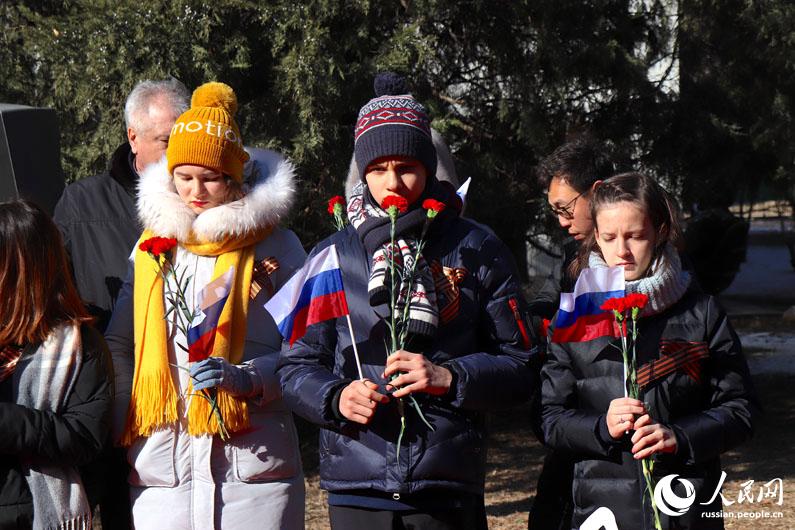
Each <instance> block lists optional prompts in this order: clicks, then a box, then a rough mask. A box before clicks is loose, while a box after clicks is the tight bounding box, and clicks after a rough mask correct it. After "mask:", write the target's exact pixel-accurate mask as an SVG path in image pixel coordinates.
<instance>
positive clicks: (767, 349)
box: [301, 317, 795, 530]
mask: <svg viewBox="0 0 795 530" xmlns="http://www.w3.org/2000/svg"><path fill="white" fill-rule="evenodd" d="M736 327H737V328H738V331H739V332H740V334H741V337H742V338H743V342H744V343H745V353H746V355H747V357H748V359H749V365H750V367H751V370H752V373H754V383H755V385H756V389H757V393H758V395H759V399H760V402H761V403H763V405H764V412H765V414H764V417H763V418H762V419H761V421H760V422H759V425H758V428H757V432H756V434H755V436H754V438H753V439H752V440H751V441H750V442H748V443H746V444H744V445H742V446H740V447H739V448H737V449H736V450H733V451H730V452H728V453H726V454H725V455H724V456H723V459H722V460H723V469H724V470H725V471H726V473H727V479H726V482H725V484H724V486H723V488H722V492H723V494H724V496H725V497H726V498H727V500H728V501H734V504H732V505H731V506H726V507H725V510H726V511H728V512H732V513H735V514H736V515H735V517H743V518H742V519H732V518H728V517H727V518H726V519H725V525H726V528H727V529H736V530H740V529H750V528H753V529H754V530H769V529H776V530H790V529H793V528H795V498H793V497H792V495H793V493H795V492H793V487H792V486H793V484H795V468H793V466H792V463H793V457H792V450H793V448H795V394H794V393H792V392H790V388H791V386H792V383H793V377H792V373H793V367H795V362H793V361H795V351H793V347H792V346H791V345H792V344H795V333H793V330H792V326H791V324H787V323H785V322H783V321H782V320H781V319H780V318H774V317H769V318H763V319H760V318H738V319H737V321H736ZM746 339H747V340H746ZM771 366H772V367H774V369H771ZM489 423H490V429H491V435H490V450H489V460H488V472H487V478H486V511H487V514H488V520H489V528H490V529H492V530H520V529H525V528H527V513H528V511H529V509H530V504H531V502H532V499H533V497H534V495H535V484H536V480H537V477H538V474H539V472H540V470H541V462H542V459H543V455H544V449H543V448H542V447H541V446H540V445H539V444H538V442H537V441H536V440H535V438H534V437H533V435H532V433H531V431H530V427H529V423H528V411H527V407H525V406H520V407H517V408H515V409H513V410H510V411H504V412H501V413H498V414H493V415H492V416H491V418H490V422H489ZM301 431H302V434H303V436H302V440H303V442H302V450H303V455H304V469H305V471H306V475H307V479H306V483H307V515H306V522H307V529H309V530H314V529H318V530H319V529H325V528H328V518H327V516H326V501H325V498H326V495H325V492H323V491H321V490H320V489H319V487H318V482H319V479H318V475H317V446H316V434H315V433H314V432H312V430H311V429H310V428H308V427H307V426H306V425H302V428H301ZM775 478H781V479H782V481H783V488H784V495H783V506H778V505H776V504H775V503H774V499H763V500H762V501H760V502H754V503H749V502H748V501H744V502H743V503H742V504H740V503H738V502H737V498H738V494H739V493H740V491H741V489H742V486H741V484H743V483H746V482H747V481H749V480H753V481H754V483H753V485H752V489H753V492H754V493H755V494H756V495H758V492H759V488H760V486H762V485H763V484H764V483H767V482H768V481H770V480H772V479H775ZM754 500H756V499H754ZM765 512H767V513H769V514H771V515H772V514H774V512H781V513H782V517H781V518H775V519H774V518H767V519H764V518H759V519H750V517H754V516H756V517H764V516H765V515H764V513H765ZM621 530H627V529H621Z"/></svg>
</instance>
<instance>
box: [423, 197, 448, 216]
mask: <svg viewBox="0 0 795 530" xmlns="http://www.w3.org/2000/svg"><path fill="white" fill-rule="evenodd" d="M422 207H423V208H425V209H426V210H433V211H434V212H436V213H439V212H441V211H442V210H444V209H445V208H447V205H446V204H445V203H443V202H442V201H437V200H436V199H425V200H424V201H422Z"/></svg>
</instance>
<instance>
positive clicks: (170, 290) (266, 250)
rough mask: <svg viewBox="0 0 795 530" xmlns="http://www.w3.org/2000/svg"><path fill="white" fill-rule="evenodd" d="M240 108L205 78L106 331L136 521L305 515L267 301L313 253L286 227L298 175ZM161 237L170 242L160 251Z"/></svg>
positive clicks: (198, 528)
mask: <svg viewBox="0 0 795 530" xmlns="http://www.w3.org/2000/svg"><path fill="white" fill-rule="evenodd" d="M236 110H237V99H236V96H235V93H234V92H233V91H232V89H231V88H230V87H229V86H227V85H225V84H223V83H207V84H205V85H202V86H200V87H199V88H197V89H196V91H195V92H194V94H193V98H192V101H191V108H190V109H189V110H187V111H186V112H185V113H183V114H182V115H181V116H180V117H179V119H177V121H176V123H175V124H174V127H173V128H172V130H171V136H170V139H169V145H168V150H167V151H166V158H165V159H164V160H162V161H161V162H160V163H159V164H156V165H153V166H151V167H150V168H149V169H148V170H147V171H145V172H144V174H143V175H142V176H141V181H140V185H139V193H138V214H139V218H140V221H141V224H142V226H143V227H144V233H143V235H142V236H141V240H140V241H139V245H138V246H136V248H135V249H134V250H133V254H132V256H131V258H130V261H131V265H130V266H131V269H132V270H131V273H130V274H129V276H128V280H127V283H126V284H125V286H124V288H123V290H122V293H121V294H120V296H119V300H118V302H117V305H116V308H115V311H114V314H113V319H112V321H111V323H110V325H109V327H108V331H107V333H106V338H107V340H108V344H109V346H110V349H111V352H112V354H113V358H114V367H115V370H116V400H117V404H116V414H115V425H114V428H115V434H116V436H117V439H118V440H119V441H120V443H121V444H122V445H124V446H128V447H129V449H128V460H129V463H130V465H131V467H132V472H131V474H130V479H129V481H130V485H131V494H130V495H131V500H132V518H133V524H134V526H135V527H136V528H158V529H169V530H182V529H185V530H203V529H215V530H222V529H240V528H252V524H253V523H252V521H256V525H255V526H256V528H273V529H279V530H282V529H293V528H303V525H304V485H303V475H302V471H301V462H300V457H299V454H298V444H297V437H296V433H295V427H294V425H293V420H292V416H291V414H290V412H289V411H288V410H287V409H286V408H285V407H284V405H283V403H282V400H281V392H280V388H279V383H278V379H277V378H276V376H275V373H274V370H275V364H276V360H277V358H278V352H279V348H280V345H281V336H280V335H279V332H278V330H277V328H276V325H275V323H274V322H273V319H272V318H271V316H270V315H269V314H268V313H267V312H265V310H264V308H263V304H264V303H265V302H266V301H267V300H268V298H269V297H270V296H271V295H272V294H273V292H275V291H276V290H278V289H279V287H280V286H281V285H282V284H283V283H284V282H285V281H286V280H287V278H289V276H290V275H291V273H292V272H293V271H294V270H295V269H297V268H298V267H300V266H301V264H302V263H303V261H304V259H305V257H306V255H305V252H304V250H303V247H302V246H301V243H300V242H299V241H298V238H297V237H296V236H295V234H293V233H292V232H291V231H289V230H285V229H283V228H280V227H279V226H278V224H279V220H280V219H281V218H282V217H283V216H284V215H286V214H287V213H288V212H289V209H290V207H291V206H292V202H293V195H294V192H295V186H294V172H293V166H292V164H291V163H290V162H289V161H287V160H285V159H284V158H282V157H281V156H280V155H278V154H276V153H274V152H271V151H264V150H253V149H250V150H249V151H250V152H251V158H252V160H249V158H250V155H249V153H247V152H246V150H245V149H244V148H243V143H242V139H241V137H240V131H239V129H238V127H237V124H236V123H235V121H234V114H235V112H236ZM152 237H158V238H167V239H170V240H171V244H175V246H174V247H173V248H171V249H169V248H168V247H169V246H170V245H169V244H168V242H166V246H165V247H158V246H157V245H155V248H154V249H153V248H152V241H155V240H152V239H151V238H152ZM157 241H160V242H161V243H162V242H163V240H157ZM145 242H146V243H145ZM141 247H143V248H141ZM147 249H148V251H147ZM158 254H159V255H160V257H159V258H156V257H155V255H158ZM166 257H167V258H168V259H167V260H166V259H165V258H166ZM163 271H165V274H163ZM210 284H212V285H210ZM208 286H209V287H208ZM199 307H201V313H198V316H196V313H197V311H196V308H199ZM186 313H194V315H189V316H192V317H195V318H193V319H192V321H191V322H190V323H188V324H187V325H186V324H185V319H186V317H185V314H186ZM180 318H182V321H180ZM202 318H203V319H204V320H202ZM191 327H193V328H195V329H194V330H191V331H189V328H191ZM207 354H209V357H208V358H206V359H204V360H198V359H201V357H204V356H206V355H207ZM208 396H209V397H212V398H213V400H214V405H213V404H211V401H210V400H209V399H207V397H208ZM214 406H217V411H216V409H215V408H214ZM227 433H228V435H227Z"/></svg>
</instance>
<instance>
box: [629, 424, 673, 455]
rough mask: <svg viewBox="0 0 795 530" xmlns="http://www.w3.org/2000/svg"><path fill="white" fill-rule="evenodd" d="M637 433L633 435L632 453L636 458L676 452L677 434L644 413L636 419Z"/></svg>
mask: <svg viewBox="0 0 795 530" xmlns="http://www.w3.org/2000/svg"><path fill="white" fill-rule="evenodd" d="M634 428H635V434H633V435H632V454H633V455H635V460H642V459H645V458H647V457H650V456H652V455H654V454H657V453H675V452H676V435H675V434H674V432H673V431H672V430H671V429H669V428H668V427H666V426H665V425H661V424H659V423H657V422H656V421H654V420H652V419H651V416H650V415H648V414H644V415H643V416H641V417H640V418H638V419H637V420H636V421H635V425H634Z"/></svg>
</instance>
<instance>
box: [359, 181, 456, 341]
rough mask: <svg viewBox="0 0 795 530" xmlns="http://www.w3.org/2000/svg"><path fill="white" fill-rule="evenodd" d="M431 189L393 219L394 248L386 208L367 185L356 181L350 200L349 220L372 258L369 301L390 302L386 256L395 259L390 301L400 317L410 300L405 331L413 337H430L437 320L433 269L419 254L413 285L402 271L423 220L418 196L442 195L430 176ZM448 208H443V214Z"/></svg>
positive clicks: (411, 255) (442, 197)
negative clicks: (393, 293)
mask: <svg viewBox="0 0 795 530" xmlns="http://www.w3.org/2000/svg"><path fill="white" fill-rule="evenodd" d="M428 185H429V187H430V191H429V192H426V193H425V194H423V197H421V198H420V199H418V200H417V201H416V202H415V203H414V204H412V205H411V206H409V210H408V211H406V212H405V213H402V214H400V215H399V216H398V217H397V220H396V222H395V248H394V252H392V249H390V248H389V242H390V226H391V222H390V219H389V214H387V212H385V211H384V210H382V209H381V207H380V206H379V205H377V204H376V203H375V200H374V199H373V197H372V195H370V192H369V190H368V189H367V186H365V184H364V183H363V182H359V183H358V184H357V185H356V186H355V187H354V189H353V193H352V195H351V198H350V200H349V201H348V220H349V221H350V223H351V225H353V227H354V228H355V229H356V232H357V233H358V235H359V239H361V241H362V244H363V245H364V248H365V250H366V252H367V254H368V255H370V256H372V258H371V267H370V277H369V279H368V282H367V291H368V294H369V297H370V305H371V306H377V305H381V304H384V303H388V302H389V296H390V285H391V276H390V258H392V259H394V264H395V276H396V279H395V282H396V285H397V297H396V302H395V307H394V312H395V317H396V318H400V317H402V315H403V313H404V309H405V307H406V304H409V306H408V333H409V336H411V337H414V338H421V337H426V338H431V337H433V336H434V335H435V334H436V328H437V327H438V325H439V309H438V307H437V303H436V289H435V286H434V281H433V275H432V274H431V270H430V268H429V267H428V263H427V262H426V261H425V258H424V257H423V256H422V255H420V256H419V259H418V260H417V264H416V272H415V274H414V281H413V282H412V285H408V282H407V278H404V274H403V272H404V271H406V270H408V269H409V268H410V267H411V266H412V264H413V263H414V259H415V258H414V257H415V255H416V252H417V244H418V238H419V237H420V236H421V232H422V227H423V225H424V224H425V219H426V213H425V210H424V209H423V208H422V207H421V203H422V199H423V198H424V197H427V196H432V197H434V198H436V199H437V200H441V201H442V202H444V201H445V193H444V190H442V189H441V188H440V187H439V186H438V184H436V181H435V180H434V181H431V180H429V181H428ZM444 213H446V211H445V212H443V214H444Z"/></svg>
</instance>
